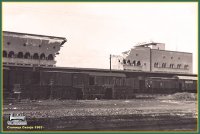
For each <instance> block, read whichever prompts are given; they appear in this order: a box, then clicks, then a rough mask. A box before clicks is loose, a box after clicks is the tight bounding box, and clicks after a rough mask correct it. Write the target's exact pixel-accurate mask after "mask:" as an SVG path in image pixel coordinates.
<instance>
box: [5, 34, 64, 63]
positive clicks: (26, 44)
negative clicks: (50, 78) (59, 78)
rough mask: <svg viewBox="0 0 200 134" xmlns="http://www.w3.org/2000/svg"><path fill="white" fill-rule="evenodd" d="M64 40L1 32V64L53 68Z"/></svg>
mask: <svg viewBox="0 0 200 134" xmlns="http://www.w3.org/2000/svg"><path fill="white" fill-rule="evenodd" d="M65 42H66V39H65V38H62V37H54V36H44V35H35V34H26V33H16V32H7V31H4V32H3V64H4V65H23V66H50V67H52V66H55V64H56V61H55V57H56V55H58V54H59V50H60V47H62V45H63V44H64V43H65Z"/></svg>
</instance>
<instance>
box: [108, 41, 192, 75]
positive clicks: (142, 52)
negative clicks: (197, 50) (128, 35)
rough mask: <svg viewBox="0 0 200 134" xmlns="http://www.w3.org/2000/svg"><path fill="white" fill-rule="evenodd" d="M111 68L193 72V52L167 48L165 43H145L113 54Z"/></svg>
mask: <svg viewBox="0 0 200 134" xmlns="http://www.w3.org/2000/svg"><path fill="white" fill-rule="evenodd" d="M111 68H112V69H116V70H132V71H146V72H171V73H189V74H192V53H188V52H178V51H168V50H165V44H164V43H155V42H150V43H144V44H140V45H137V46H135V47H134V48H132V49H131V50H129V51H126V52H123V53H122V54H121V55H112V56H111Z"/></svg>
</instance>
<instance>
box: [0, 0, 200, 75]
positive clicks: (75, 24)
mask: <svg viewBox="0 0 200 134" xmlns="http://www.w3.org/2000/svg"><path fill="white" fill-rule="evenodd" d="M197 5H198V3H197V2H185V3H174V2H173V3H136V2H132V3H122V2H120V3H116V2H115V3H114V2H112V3H97V2H94V3H92V2H90V3H88V2H85V3H69V2H65V3H40V2H38V3H36V2H35V3H30V2H28V3H11V2H9V3H8V2H7V3H5V2H4V3H3V30H4V31H13V32H23V33H32V34H44V35H50V36H60V37H65V38H67V40H68V41H67V43H65V44H64V47H62V49H61V51H60V55H58V56H57V57H56V60H57V66H65V67H87V68H109V55H110V54H116V55H117V54H121V52H123V51H127V50H129V49H130V48H132V47H133V46H134V45H135V44H137V43H140V42H145V41H154V42H161V43H165V44H166V50H172V51H176V50H177V51H184V52H191V53H193V63H194V64H193V72H194V73H197V65H198V63H197V58H198V57H197V45H198V44H197V40H198V37H197V36H198V35H197V29H198V27H197V21H198V18H197V12H198V7H197Z"/></svg>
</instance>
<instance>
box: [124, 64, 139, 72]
mask: <svg viewBox="0 0 200 134" xmlns="http://www.w3.org/2000/svg"><path fill="white" fill-rule="evenodd" d="M123 68H124V69H125V70H137V71H142V66H134V65H123Z"/></svg>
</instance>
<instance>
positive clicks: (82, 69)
mask: <svg viewBox="0 0 200 134" xmlns="http://www.w3.org/2000/svg"><path fill="white" fill-rule="evenodd" d="M9 66H11V67H12V66H13V67H14V66H15V67H25V68H33V67H32V66H23V65H3V68H4V67H9ZM37 68H44V69H45V68H46V69H61V70H65V69H69V70H79V71H100V72H110V73H147V74H170V75H179V76H198V74H194V73H178V72H150V71H131V70H110V69H102V68H80V67H37Z"/></svg>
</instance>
